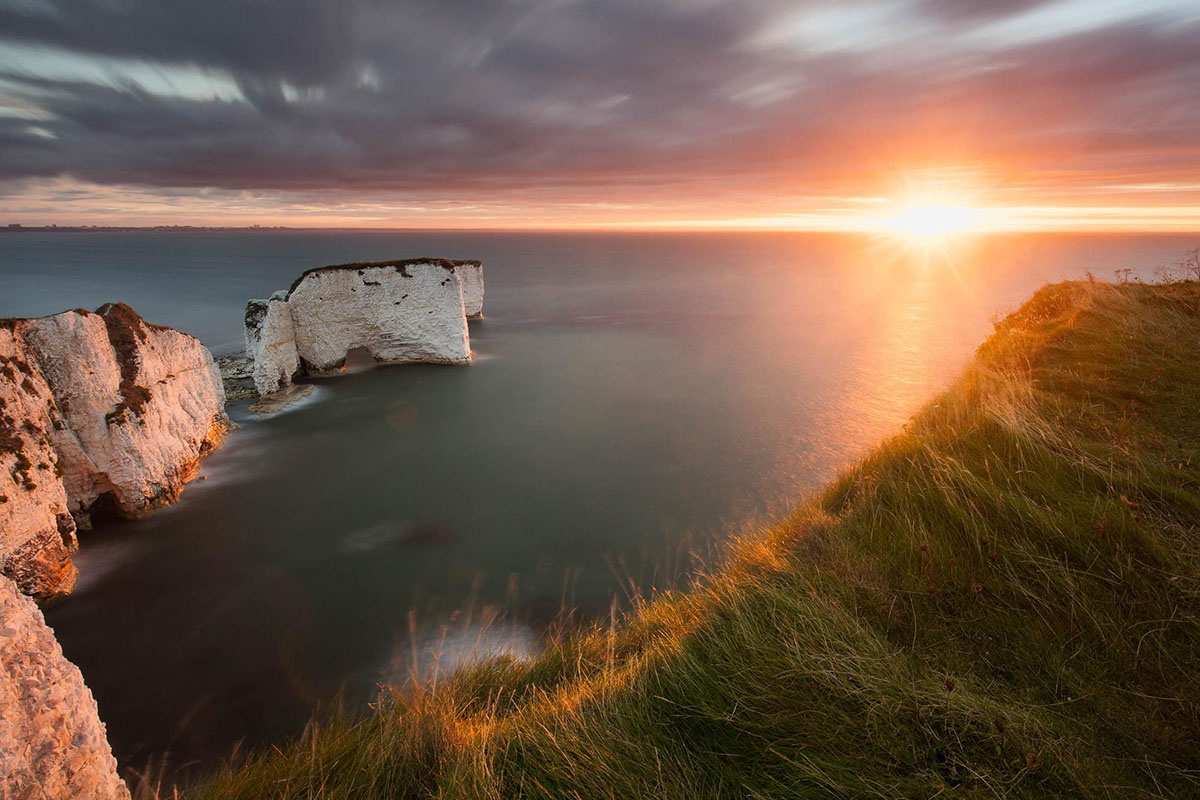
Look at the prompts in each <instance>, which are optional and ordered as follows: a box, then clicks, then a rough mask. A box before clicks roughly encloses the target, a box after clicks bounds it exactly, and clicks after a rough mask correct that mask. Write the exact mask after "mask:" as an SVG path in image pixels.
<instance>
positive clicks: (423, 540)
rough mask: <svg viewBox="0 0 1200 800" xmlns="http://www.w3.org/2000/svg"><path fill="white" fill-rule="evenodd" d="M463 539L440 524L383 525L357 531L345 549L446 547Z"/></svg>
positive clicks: (446, 526) (348, 537)
mask: <svg viewBox="0 0 1200 800" xmlns="http://www.w3.org/2000/svg"><path fill="white" fill-rule="evenodd" d="M461 538H462V537H461V536H459V533H458V531H456V530H455V529H454V528H452V527H450V526H449V525H441V524H438V523H414V524H408V525H405V524H392V523H381V524H379V525H372V526H371V527H369V528H363V529H362V530H358V531H355V532H354V533H352V534H350V535H349V536H347V537H346V543H345V549H347V550H350V551H352V552H359V553H365V552H368V551H372V550H378V549H379V548H381V547H385V546H395V545H434V546H438V547H446V546H448V545H451V544H454V543H455V542H458V541H459V540H460V539H461Z"/></svg>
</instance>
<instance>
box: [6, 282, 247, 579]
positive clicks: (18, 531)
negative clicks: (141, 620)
mask: <svg viewBox="0 0 1200 800" xmlns="http://www.w3.org/2000/svg"><path fill="white" fill-rule="evenodd" d="M0 357H2V359H3V362H4V363H3V365H2V366H0V400H2V401H3V407H0V439H3V442H2V443H3V448H2V449H0V497H3V498H4V502H0V573H2V574H4V575H7V576H8V577H10V578H12V579H13V580H14V581H16V583H17V585H18V586H19V588H20V589H21V590H22V591H23V592H25V593H27V594H30V595H32V596H34V597H37V598H41V599H44V598H48V597H51V596H53V595H56V594H64V593H66V592H69V591H70V590H71V588H72V586H73V585H74V576H75V569H74V567H73V566H72V565H71V564H70V554H71V553H72V552H74V550H75V549H76V539H75V532H76V528H77V527H83V528H87V527H89V526H90V516H89V513H88V512H89V509H91V508H92V507H93V505H95V504H96V503H97V501H99V500H101V499H104V500H105V502H106V503H107V504H110V505H111V506H112V508H113V509H115V510H116V511H117V512H119V513H121V514H122V515H124V516H129V517H136V516H139V515H141V514H144V513H146V512H147V511H150V510H151V509H153V508H155V507H157V506H159V505H162V504H166V503H170V502H173V501H174V500H175V499H176V498H177V497H178V496H179V493H180V491H181V490H182V488H183V485H184V484H185V483H186V482H187V481H188V480H190V479H191V477H192V476H193V474H194V472H195V469H196V465H197V463H198V462H199V460H200V458H201V457H202V456H203V455H205V454H206V453H207V452H209V451H210V450H212V449H213V448H214V447H216V446H217V445H218V444H219V443H220V442H221V440H222V438H223V437H224V435H225V432H226V430H227V428H228V419H227V418H226V416H225V412H224V402H225V397H224V391H223V388H222V385H221V376H220V374H219V372H218V370H217V367H216V364H215V363H214V362H213V359H212V356H211V354H209V352H208V350H207V349H206V348H205V347H204V346H203V345H202V344H200V342H199V341H198V340H196V339H195V338H193V337H191V336H188V335H187V334H184V333H180V332H179V331H176V330H174V329H172V328H167V327H163V326H160V325H151V324H149V323H147V322H145V321H144V320H143V319H142V318H141V317H140V316H138V314H137V313H136V312H135V311H134V310H133V309H131V308H130V307H129V306H127V305H124V304H123V303H117V304H108V305H105V306H102V307H101V308H99V309H98V310H97V311H96V312H95V313H93V312H89V311H85V310H83V309H79V310H76V311H67V312H64V313H62V314H55V315H53V316H49V317H41V318H38V319H19V320H3V321H2V322H0Z"/></svg>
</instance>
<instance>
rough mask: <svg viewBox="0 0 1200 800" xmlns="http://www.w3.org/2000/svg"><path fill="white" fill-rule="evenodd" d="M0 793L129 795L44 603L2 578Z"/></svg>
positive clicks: (19, 797)
mask: <svg viewBox="0 0 1200 800" xmlns="http://www.w3.org/2000/svg"><path fill="white" fill-rule="evenodd" d="M0 797H4V798H8V800H47V799H48V798H50V799H53V800H58V798H62V799H63V800H66V798H71V799H72V800H127V798H128V797H129V791H128V789H126V787H125V783H124V782H123V781H122V780H121V778H120V777H119V776H118V775H117V761H116V759H114V758H113V755H112V750H111V749H110V748H109V745H108V740H107V739H106V738H105V732H104V723H103V722H101V721H100V715H99V713H98V710H97V708H96V701H95V699H94V698H93V697H92V693H91V691H89V690H88V688H87V686H86V685H84V682H83V676H82V675H80V674H79V669H78V668H77V667H76V666H75V665H74V664H72V663H71V662H70V661H67V659H66V658H65V657H64V656H63V653H62V648H61V647H59V645H58V641H57V640H56V639H55V638H54V631H52V630H50V628H49V627H48V626H47V625H46V621H45V619H43V617H42V612H41V609H39V608H38V607H37V605H36V604H35V603H34V602H33V601H32V600H30V599H29V598H28V597H24V596H22V595H21V593H20V592H19V591H18V590H17V587H16V585H15V584H14V583H13V582H12V581H10V580H8V579H7V578H5V577H3V576H0Z"/></svg>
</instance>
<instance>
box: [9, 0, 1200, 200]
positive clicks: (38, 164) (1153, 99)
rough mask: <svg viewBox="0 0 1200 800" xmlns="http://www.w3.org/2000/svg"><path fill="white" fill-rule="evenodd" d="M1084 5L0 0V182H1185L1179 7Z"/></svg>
mask: <svg viewBox="0 0 1200 800" xmlns="http://www.w3.org/2000/svg"><path fill="white" fill-rule="evenodd" d="M1108 2H1109V0H1094V2H1093V5H1092V8H1093V9H1094V11H1095V13H1096V14H1097V19H1099V20H1105V19H1111V20H1113V21H1112V23H1111V24H1096V25H1078V24H1065V23H1064V24H1061V26H1060V27H1055V25H1054V24H1053V21H1054V20H1055V19H1057V18H1059V17H1062V15H1063V14H1062V13H1061V12H1062V11H1063V9H1060V8H1059V6H1063V7H1064V8H1065V10H1066V11H1069V10H1070V8H1069V6H1070V4H1069V3H1065V2H1063V0H1059V2H1058V3H1039V2H1036V0H1023V1H1022V2H1019V3H1000V2H994V0H972V2H954V3H951V2H949V1H948V0H923V1H922V0H875V1H874V2H868V1H867V0H863V1H862V2H858V3H849V4H847V3H842V4H838V5H836V6H829V5H824V4H818V3H809V4H797V3H795V2H783V0H659V1H658V2H654V3H646V2H644V1H643V0H574V1H573V2H568V1H567V0H421V1H419V2H418V0H406V1H405V2H396V3H385V2H381V0H342V2H333V0H301V1H300V2H295V1H294V0H292V1H289V2H284V1H283V0H212V2H209V3H205V4H196V3H191V2H184V1H183V0H169V1H168V0H124V2H120V3H96V2H91V1H90V0H21V1H20V2H15V1H14V0H0V182H7V183H8V184H9V185H10V192H14V191H19V190H18V189H13V188H12V187H17V186H24V185H29V181H31V180H32V181H38V180H41V181H56V180H62V179H68V180H72V181H76V182H79V183H81V184H82V183H88V184H97V185H101V186H139V187H151V188H157V189H162V190H166V189H171V188H179V187H189V188H211V189H217V190H223V191H234V192H236V191H256V192H277V193H280V195H279V196H280V197H282V196H283V193H303V192H313V193H320V195H321V196H322V197H324V198H326V199H328V198H330V197H331V196H332V195H331V194H330V193H336V192H338V191H343V192H347V193H353V192H360V193H361V192H374V193H393V194H394V195H396V196H397V197H400V196H403V197H406V198H409V199H412V198H416V199H429V200H444V199H447V198H464V197H475V198H477V199H482V200H487V201H488V202H504V203H516V204H518V205H519V204H520V203H521V202H536V203H539V204H544V203H554V202H563V203H572V202H576V201H578V200H580V199H581V198H583V199H586V200H587V201H591V202H600V201H609V202H625V201H630V202H643V201H647V200H651V201H654V202H660V201H663V200H664V198H668V199H669V201H670V202H671V203H679V204H682V205H686V202H685V201H686V199H687V198H688V197H692V198H695V200H696V202H697V204H699V201H701V200H704V201H705V202H709V203H725V204H736V203H737V202H750V201H749V200H747V198H752V197H755V196H758V197H763V196H771V197H780V198H784V197H786V196H788V195H789V194H793V195H794V194H803V193H804V192H805V191H807V192H809V193H813V192H816V193H833V194H837V193H841V194H854V193H861V192H864V191H867V192H869V191H872V190H873V187H874V190H878V187H879V186H880V185H882V184H883V183H885V182H886V181H887V180H888V178H889V176H894V175H896V174H898V173H901V172H904V171H906V170H918V169H940V168H954V167H961V168H966V169H976V170H978V169H982V170H985V171H987V172H988V174H989V175H991V176H992V180H995V181H999V182H1001V183H1004V184H1006V185H1024V186H1029V187H1038V186H1041V187H1056V191H1060V192H1064V193H1067V194H1070V193H1075V196H1077V197H1078V196H1082V195H1083V194H1086V193H1087V192H1089V191H1093V190H1094V188H1095V187H1100V186H1112V185H1116V184H1126V185H1128V184H1161V183H1166V182H1175V183H1181V182H1182V183H1184V184H1186V183H1188V182H1189V181H1190V182H1192V183H1195V182H1196V181H1197V179H1200V145H1198V144H1197V143H1200V104H1197V103H1196V102H1195V87H1196V86H1197V85H1200V20H1198V19H1197V16H1198V15H1197V14H1196V13H1195V12H1189V11H1188V8H1187V6H1186V5H1185V4H1179V3H1175V2H1172V1H1171V0H1161V2H1160V3H1159V4H1157V5H1156V4H1155V3H1145V4H1142V5H1141V6H1139V8H1141V9H1142V11H1140V12H1138V13H1131V12H1129V11H1128V4H1121V3H1120V2H1119V0H1111V2H1112V3H1113V4H1114V6H1120V8H1117V9H1116V10H1115V11H1114V12H1113V13H1111V14H1106V13H1104V11H1105V8H1104V7H1105V6H1106V5H1107V4H1108ZM1116 11H1119V12H1120V13H1116ZM1028 19H1034V20H1037V19H1043V20H1048V21H1049V22H1046V23H1044V24H1042V25H1040V26H1039V27H1038V28H1037V29H1036V30H1034V31H1030V32H1026V33H1022V31H1023V30H1024V28H1025V27H1028V26H1026V25H1025V23H1024V22H1023V20H1028ZM995 31H1001V32H1002V33H1003V36H999V35H996V34H995V33H994V32H995ZM31 53H32V54H33V55H32V56H31V55H29V54H31ZM801 187H803V188H801ZM10 196H12V195H10ZM739 198H740V200H739ZM757 204H758V203H757V202H756V203H755V205H757Z"/></svg>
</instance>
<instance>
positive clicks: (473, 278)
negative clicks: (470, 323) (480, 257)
mask: <svg viewBox="0 0 1200 800" xmlns="http://www.w3.org/2000/svg"><path fill="white" fill-rule="evenodd" d="M454 263H455V265H456V266H457V267H458V268H457V269H456V270H455V271H456V272H457V273H458V277H459V281H460V282H461V283H462V291H463V313H464V314H466V316H467V319H482V318H483V264H482V263H480V262H478V261H455V262H454Z"/></svg>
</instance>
